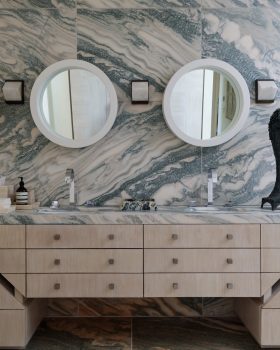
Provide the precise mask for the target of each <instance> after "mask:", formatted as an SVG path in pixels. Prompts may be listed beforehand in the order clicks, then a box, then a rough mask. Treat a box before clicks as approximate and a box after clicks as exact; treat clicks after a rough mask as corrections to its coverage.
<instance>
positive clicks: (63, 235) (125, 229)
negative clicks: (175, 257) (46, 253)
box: [27, 225, 143, 248]
mask: <svg viewBox="0 0 280 350" xmlns="http://www.w3.org/2000/svg"><path fill="white" fill-rule="evenodd" d="M55 236H57V237H59V239H57V240H56V239H55ZM27 248H143V226H142V225H82V226H80V225H76V226H73V225H37V226H36V225H28V226H27Z"/></svg>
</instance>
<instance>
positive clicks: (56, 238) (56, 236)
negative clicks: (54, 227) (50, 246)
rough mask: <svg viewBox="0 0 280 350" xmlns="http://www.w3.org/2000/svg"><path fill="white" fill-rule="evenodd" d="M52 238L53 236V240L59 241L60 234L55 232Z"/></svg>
mask: <svg viewBox="0 0 280 350" xmlns="http://www.w3.org/2000/svg"><path fill="white" fill-rule="evenodd" d="M53 238H54V240H55V241H59V240H60V238H61V236H60V234H56V235H54V236H53Z"/></svg>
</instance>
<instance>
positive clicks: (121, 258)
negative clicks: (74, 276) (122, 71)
mask: <svg viewBox="0 0 280 350" xmlns="http://www.w3.org/2000/svg"><path fill="white" fill-rule="evenodd" d="M27 272H28V273H142V272H143V250H142V249H28V251H27Z"/></svg>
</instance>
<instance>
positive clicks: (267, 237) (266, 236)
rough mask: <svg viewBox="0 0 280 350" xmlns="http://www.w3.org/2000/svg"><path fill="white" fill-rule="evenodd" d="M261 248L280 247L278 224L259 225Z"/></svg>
mask: <svg viewBox="0 0 280 350" xmlns="http://www.w3.org/2000/svg"><path fill="white" fill-rule="evenodd" d="M261 246H262V248H280V224H268V225H261Z"/></svg>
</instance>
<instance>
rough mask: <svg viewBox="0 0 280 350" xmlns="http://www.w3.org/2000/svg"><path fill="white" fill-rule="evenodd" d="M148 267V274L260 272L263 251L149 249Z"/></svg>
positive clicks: (146, 254) (146, 259)
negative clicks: (261, 252)
mask: <svg viewBox="0 0 280 350" xmlns="http://www.w3.org/2000/svg"><path fill="white" fill-rule="evenodd" d="M228 259H230V260H228ZM229 262H231V263H229ZM144 266H145V272H147V273H149V272H167V273H169V272H224V273H226V272H260V249H145V252H144Z"/></svg>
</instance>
